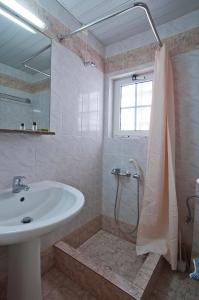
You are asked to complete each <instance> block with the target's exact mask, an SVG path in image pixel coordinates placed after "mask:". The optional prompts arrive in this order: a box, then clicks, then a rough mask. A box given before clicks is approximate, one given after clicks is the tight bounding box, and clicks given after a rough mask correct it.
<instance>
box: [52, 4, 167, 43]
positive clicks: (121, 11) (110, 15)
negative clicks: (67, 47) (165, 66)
mask: <svg viewBox="0 0 199 300" xmlns="http://www.w3.org/2000/svg"><path fill="white" fill-rule="evenodd" d="M135 8H141V9H143V10H144V12H145V14H146V16H147V19H148V21H149V24H150V26H151V29H152V31H153V34H154V36H155V38H156V40H157V42H158V44H159V46H160V47H162V41H161V39H160V37H159V34H158V32H157V29H156V27H155V23H154V21H153V18H152V16H151V12H150V10H149V8H148V6H147V5H146V4H145V3H143V2H135V3H134V4H133V6H131V7H129V8H126V9H123V10H118V11H116V12H114V13H112V14H109V15H107V16H105V17H103V18H99V19H97V20H95V21H92V22H90V23H88V24H86V25H83V26H81V27H80V28H78V29H76V30H74V31H72V32H70V33H68V34H59V35H58V39H59V41H60V42H61V41H63V40H64V39H65V38H68V37H71V36H73V35H74V34H76V33H78V32H81V31H83V30H85V29H87V28H89V27H91V26H94V25H96V24H99V23H101V22H104V21H106V20H108V19H111V18H113V17H116V16H120V15H122V14H125V13H127V12H129V11H131V10H133V9H135Z"/></svg>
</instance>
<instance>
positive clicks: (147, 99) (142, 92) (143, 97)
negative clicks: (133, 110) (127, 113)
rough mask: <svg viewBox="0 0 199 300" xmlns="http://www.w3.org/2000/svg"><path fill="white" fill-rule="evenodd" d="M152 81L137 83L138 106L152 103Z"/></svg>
mask: <svg viewBox="0 0 199 300" xmlns="http://www.w3.org/2000/svg"><path fill="white" fill-rule="evenodd" d="M151 102H152V81H148V82H142V83H138V84H137V106H143V105H151Z"/></svg>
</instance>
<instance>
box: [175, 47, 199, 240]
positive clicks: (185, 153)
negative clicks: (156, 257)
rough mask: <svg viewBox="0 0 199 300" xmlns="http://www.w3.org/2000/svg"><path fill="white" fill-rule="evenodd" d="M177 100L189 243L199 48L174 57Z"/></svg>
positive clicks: (198, 153)
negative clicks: (189, 199) (187, 206)
mask: <svg viewBox="0 0 199 300" xmlns="http://www.w3.org/2000/svg"><path fill="white" fill-rule="evenodd" d="M173 65H174V83H175V85H174V87H175V101H176V130H177V131H176V135H177V140H176V171H177V172H176V184H177V193H178V200H179V201H178V202H179V211H180V217H181V223H182V228H183V232H182V234H183V238H184V240H185V242H186V244H188V245H191V242H192V226H191V225H190V224H189V225H187V224H185V215H186V214H187V210H186V206H185V200H186V197H187V196H190V195H192V194H195V180H196V178H199V140H198V132H199V118H198V116H199V106H198V95H199V85H198V82H199V74H198V70H199V50H193V51H190V52H187V53H184V54H180V55H177V56H175V57H174V58H173Z"/></svg>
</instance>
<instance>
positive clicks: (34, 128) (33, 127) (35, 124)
mask: <svg viewBox="0 0 199 300" xmlns="http://www.w3.org/2000/svg"><path fill="white" fill-rule="evenodd" d="M32 130H33V131H35V130H37V123H36V122H33V123H32Z"/></svg>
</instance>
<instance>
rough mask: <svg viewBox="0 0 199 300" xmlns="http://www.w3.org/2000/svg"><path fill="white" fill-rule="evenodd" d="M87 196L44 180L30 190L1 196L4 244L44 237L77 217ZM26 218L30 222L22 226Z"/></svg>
mask: <svg viewBox="0 0 199 300" xmlns="http://www.w3.org/2000/svg"><path fill="white" fill-rule="evenodd" d="M83 204H84V196H83V194H82V193H81V192H80V191H78V190H77V189H75V188H73V187H71V186H68V185H65V184H63V183H59V182H53V181H43V182H40V183H33V184H31V185H30V189H29V191H22V192H20V193H16V194H13V193H12V192H11V191H9V190H6V191H3V192H1V193H0V245H9V244H15V243H20V242H24V241H26V240H31V239H32V238H34V237H38V236H41V235H43V234H45V233H47V232H49V231H51V230H52V229H54V228H56V227H57V226H58V225H59V224H61V223H62V222H64V221H65V220H68V219H69V218H71V217H72V216H74V215H75V214H77V213H78V212H79V211H80V209H81V208H82V206H83ZM26 217H29V218H30V223H22V220H23V219H24V218H26Z"/></svg>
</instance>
